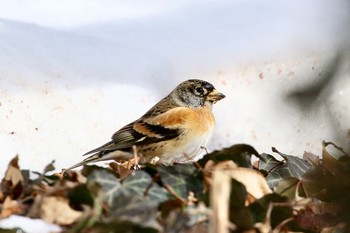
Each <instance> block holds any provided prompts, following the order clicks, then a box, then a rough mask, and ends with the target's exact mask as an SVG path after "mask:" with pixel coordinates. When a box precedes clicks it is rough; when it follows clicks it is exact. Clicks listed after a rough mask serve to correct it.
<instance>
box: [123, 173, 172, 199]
mask: <svg viewBox="0 0 350 233" xmlns="http://www.w3.org/2000/svg"><path fill="white" fill-rule="evenodd" d="M122 185H123V187H124V188H125V190H126V191H128V192H129V193H130V194H134V195H139V196H140V197H144V196H145V192H146V190H147V195H146V196H145V199H146V200H147V201H151V202H154V203H156V204H159V203H161V202H164V201H166V200H168V199H169V196H170V195H169V193H168V192H167V191H166V190H165V189H164V188H163V187H160V186H159V184H158V183H156V182H154V181H153V179H152V177H151V176H150V175H149V174H148V173H146V172H145V171H142V170H136V171H134V172H133V173H132V174H130V175H129V176H128V177H127V178H125V179H124V180H123V183H122Z"/></svg>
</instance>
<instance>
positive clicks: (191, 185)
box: [0, 142, 350, 233]
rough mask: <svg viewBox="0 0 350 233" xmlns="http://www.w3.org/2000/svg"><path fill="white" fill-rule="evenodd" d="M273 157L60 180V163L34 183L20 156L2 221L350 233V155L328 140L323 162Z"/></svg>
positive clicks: (237, 153) (2, 196)
mask: <svg viewBox="0 0 350 233" xmlns="http://www.w3.org/2000/svg"><path fill="white" fill-rule="evenodd" d="M328 147H334V148H336V149H337V150H338V151H339V152H341V153H342V155H343V156H341V157H340V158H339V159H335V158H333V157H332V155H331V154H330V153H329V152H328V150H327V148H328ZM272 152H273V154H266V153H262V154H259V153H258V152H257V151H256V150H255V149H254V148H253V147H252V146H250V145H245V144H238V145H233V146H232V147H230V148H225V149H223V150H221V151H214V152H212V153H210V154H207V155H206V156H204V158H203V159H201V160H199V161H198V162H197V163H194V164H176V165H174V166H154V165H151V164H145V165H142V166H141V168H140V169H138V170H129V169H126V166H121V165H119V164H117V163H115V162H112V163H111V164H110V168H102V167H98V166H84V167H83V169H82V170H81V171H67V172H62V173H52V171H53V170H54V169H55V168H54V162H52V163H51V164H49V165H47V166H46V167H45V168H44V170H43V172H33V173H34V174H35V175H36V178H34V179H33V178H31V177H33V175H30V174H31V171H28V170H21V169H20V167H19V166H18V159H19V158H18V156H16V157H15V158H14V159H13V160H12V161H11V162H10V164H9V166H8V169H7V171H6V173H5V176H4V177H3V178H2V180H1V190H0V219H6V218H8V217H9V216H12V215H21V216H27V217H30V218H37V219H42V220H44V221H46V222H48V223H52V224H57V225H59V226H61V227H62V229H63V231H64V232H94V233H95V232H123V233H124V232H169V233H170V232H174V233H175V232H192V233H193V232H323V233H325V232H350V214H349V211H348V210H349V209H350V192H349V190H350V157H349V155H347V154H346V153H345V152H344V151H343V150H342V149H341V148H339V147H337V146H336V145H335V144H333V143H330V142H323V151H322V154H321V155H322V159H321V156H317V155H314V154H310V153H305V154H304V157H303V158H298V157H296V156H292V155H285V154H283V153H281V152H279V151H278V150H277V149H275V148H272ZM252 155H254V156H257V157H259V159H260V160H259V162H258V163H256V164H254V166H253V165H252V164H251V163H250V159H251V156H252ZM276 155H278V156H280V157H281V158H282V159H281V160H277V159H276ZM129 167H130V164H129V163H128V166H127V168H129ZM16 230H17V229H14V230H13V232H16ZM1 231H2V230H1V229H0V232H1ZM4 231H5V229H4ZM6 232H11V229H6Z"/></svg>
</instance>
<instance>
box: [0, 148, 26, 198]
mask: <svg viewBox="0 0 350 233" xmlns="http://www.w3.org/2000/svg"><path fill="white" fill-rule="evenodd" d="M23 181H24V178H23V176H22V173H21V171H20V169H19V166H18V155H17V156H16V157H15V158H13V159H12V160H11V162H10V163H9V165H8V168H7V170H6V172H5V177H4V178H3V179H2V181H1V190H2V192H3V194H4V195H5V196H8V195H9V196H11V198H12V199H17V198H18V197H19V196H20V195H21V193H22V190H23Z"/></svg>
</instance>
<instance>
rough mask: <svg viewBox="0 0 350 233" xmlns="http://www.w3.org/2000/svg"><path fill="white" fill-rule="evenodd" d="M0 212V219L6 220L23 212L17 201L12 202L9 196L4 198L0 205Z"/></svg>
mask: <svg viewBox="0 0 350 233" xmlns="http://www.w3.org/2000/svg"><path fill="white" fill-rule="evenodd" d="M0 210H1V212H0V219H1V218H7V217H9V216H11V215H13V214H19V213H21V212H22V211H23V207H22V206H21V205H20V203H19V202H18V201H14V200H12V199H11V198H10V197H9V196H8V197H6V198H5V201H4V203H3V204H2V207H1V209H0Z"/></svg>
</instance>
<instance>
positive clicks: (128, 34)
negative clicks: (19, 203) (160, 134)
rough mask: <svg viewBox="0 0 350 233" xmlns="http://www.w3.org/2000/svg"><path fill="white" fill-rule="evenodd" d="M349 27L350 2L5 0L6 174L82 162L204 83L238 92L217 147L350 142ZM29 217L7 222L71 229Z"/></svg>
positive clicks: (1, 87)
mask: <svg viewBox="0 0 350 233" xmlns="http://www.w3.org/2000/svg"><path fill="white" fill-rule="evenodd" d="M349 34H350V3H349V1H348V0H294V1H277V0H244V1H243V0H235V1H232V0H231V1H225V0H220V1H219V0H215V1H214V0H212V1H210V0H207V1H203V0H201V1H198V0H186V1H185V0H181V1H160V0H157V1H149V0H142V1H140V0H129V1H112V0H99V1H96V0H59V1H58V0H8V1H6V0H0V176H3V174H4V172H5V169H6V166H7V164H8V162H9V161H10V159H11V158H12V157H14V156H15V155H16V154H18V155H19V158H20V166H21V168H23V169H31V170H36V171H42V169H43V168H44V166H45V165H46V164H48V163H49V162H51V161H52V160H55V161H56V162H55V166H56V168H57V170H60V169H61V168H65V167H68V166H70V165H72V164H73V163H76V162H78V161H80V160H81V159H82V157H81V154H83V153H85V152H86V151H89V150H91V149H93V148H95V147H97V146H100V145H101V144H102V143H105V142H107V141H108V140H109V138H110V136H111V135H112V134H113V133H114V132H115V131H116V130H118V129H119V128H120V127H122V126H123V125H125V124H127V123H129V122H130V121H132V120H135V119H136V118H138V117H139V116H140V115H141V114H143V113H144V112H145V111H146V110H148V109H149V108H150V107H151V106H152V105H153V104H155V103H156V102H157V101H158V100H159V99H160V98H162V97H164V96H165V95H166V94H168V93H169V92H170V91H171V90H172V89H173V88H174V87H175V86H176V85H177V84H178V83H180V82H181V81H183V80H186V79H190V78H200V79H205V80H207V81H209V82H211V83H213V84H214V85H215V86H216V88H217V89H218V90H219V91H221V92H223V93H224V94H225V95H226V96H227V98H225V99H224V100H222V101H220V102H219V103H217V105H216V106H214V112H215V115H216V118H217V128H216V130H215V134H214V137H213V140H212V141H211V142H210V144H209V145H208V149H209V150H210V151H211V150H214V149H221V148H222V147H226V146H230V145H232V144H235V143H248V144H251V145H253V146H254V147H255V148H256V149H257V150H258V151H259V152H270V148H271V147H272V146H275V147H277V148H278V149H279V150H280V151H282V152H285V153H287V154H294V155H296V156H302V154H303V152H304V151H309V152H313V153H316V154H320V153H321V141H322V140H323V139H325V140H333V141H334V142H335V143H338V144H339V145H341V146H344V147H345V148H347V149H349V128H350V77H349V73H350V64H349V56H347V57H346V54H348V53H349V51H350V50H349V45H350V43H349V37H350V36H349ZM339 54H340V57H341V58H343V59H341V60H339V61H338V62H337V63H336V66H333V68H334V67H336V69H334V70H335V71H334V72H333V73H334V76H333V79H332V80H330V76H328V73H329V72H328V70H329V67H332V64H335V63H334V61H335V59H336V58H337V56H338V55H339ZM344 54H345V56H344ZM338 57H339V56H338ZM344 57H345V59H344ZM327 72H328V73H327ZM321 84H324V85H321ZM315 86H316V87H317V86H322V88H321V89H317V88H316V90H318V91H316V92H315V91H314V89H313V87H315ZM298 93H299V94H298ZM27 221H32V220H30V219H21V218H19V219H18V218H16V217H13V218H10V219H6V220H2V221H1V223H0V226H2V227H13V226H14V223H16V224H17V223H23V224H22V226H21V227H22V228H23V229H24V230H26V231H27V232H47V231H58V230H59V228H57V227H56V228H55V226H53V228H52V226H47V227H39V228H36V229H34V228H32V225H33V224H34V223H33V222H29V223H27Z"/></svg>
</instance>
